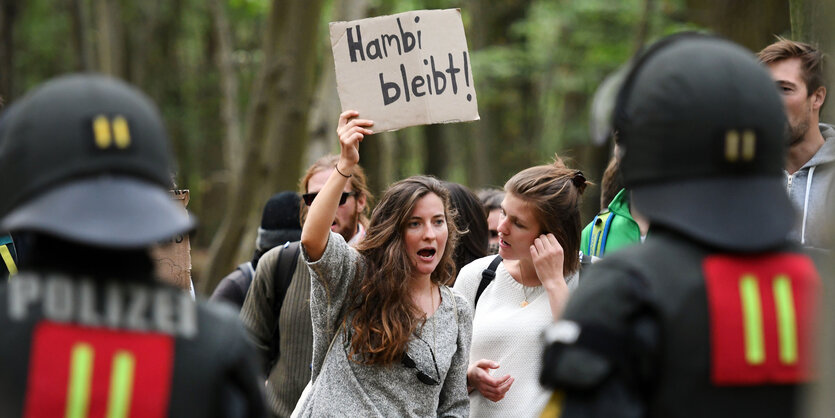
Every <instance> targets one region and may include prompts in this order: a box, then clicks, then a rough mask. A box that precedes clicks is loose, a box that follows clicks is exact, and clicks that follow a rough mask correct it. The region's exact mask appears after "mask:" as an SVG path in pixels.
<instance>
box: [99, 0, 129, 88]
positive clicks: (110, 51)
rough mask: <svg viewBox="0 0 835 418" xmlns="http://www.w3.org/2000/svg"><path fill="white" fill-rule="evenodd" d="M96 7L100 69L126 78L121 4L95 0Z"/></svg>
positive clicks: (111, 0) (106, 0) (112, 1)
mask: <svg viewBox="0 0 835 418" xmlns="http://www.w3.org/2000/svg"><path fill="white" fill-rule="evenodd" d="M95 8H96V29H97V30H96V33H97V42H96V50H97V57H98V70H99V71H101V72H102V73H105V74H109V75H112V76H114V77H119V78H126V77H125V72H124V68H123V66H122V64H123V63H124V59H123V57H124V55H123V51H124V39H123V32H122V29H121V27H122V25H121V23H122V19H121V12H120V8H119V4H118V2H116V1H115V0H95Z"/></svg>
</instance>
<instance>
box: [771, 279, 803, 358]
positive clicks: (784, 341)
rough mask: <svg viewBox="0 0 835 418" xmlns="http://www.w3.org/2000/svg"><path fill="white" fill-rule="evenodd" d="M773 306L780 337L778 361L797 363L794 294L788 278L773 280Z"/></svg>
mask: <svg viewBox="0 0 835 418" xmlns="http://www.w3.org/2000/svg"><path fill="white" fill-rule="evenodd" d="M773 286H774V305H775V307H776V309H777V335H779V336H780V361H781V362H783V363H785V364H791V363H796V362H797V321H796V319H795V311H794V294H793V293H792V284H791V280H789V277H788V276H786V275H780V276H777V277H775V278H774V284H773Z"/></svg>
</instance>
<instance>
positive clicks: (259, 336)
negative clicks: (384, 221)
mask: <svg viewBox="0 0 835 418" xmlns="http://www.w3.org/2000/svg"><path fill="white" fill-rule="evenodd" d="M337 161H339V156H337V155H326V156H324V157H322V158H319V159H318V160H317V161H316V162H314V163H313V164H312V165H311V166H310V167H308V169H307V172H306V173H305V175H304V176H303V177H302V178H301V180H300V182H299V189H300V193H302V203H303V206H302V207H301V208H300V222H302V223H303V222H304V218H305V217H306V214H307V208H308V207H309V206H310V204H311V203H313V200H314V199H315V198H316V196H317V194H318V193H319V191H320V190H321V189H322V187H323V186H324V185H325V182H326V181H327V179H328V176H330V174H331V172H333V170H334V167H335V165H336V163H337ZM372 199H373V195H372V194H371V192H370V191H369V190H368V185H367V181H366V177H365V173H364V172H363V170H362V168H361V167H360V166H359V165H357V166H356V167H355V168H354V175H353V176H352V177H351V179H350V181H348V183H347V184H346V185H345V187H344V189H343V192H342V194H341V195H340V201H339V203H340V204H339V206H338V209H337V212H336V214H335V215H334V217H333V222H332V224H331V230H333V231H334V232H336V233H337V234H339V235H341V236H342V238H343V239H344V240H345V241H347V242H348V243H350V244H351V245H356V244H358V243H359V242H361V241H362V239H363V238H364V237H365V233H366V225H368V218H367V214H368V212H369V207H370V203H371V201H372ZM300 257H301V251H300V247H299V242H298V241H293V242H289V243H285V244H284V245H279V246H277V247H275V248H273V249H271V250H269V251H267V252H266V253H265V254H264V255H263V256H262V257H261V259H260V260H259V261H258V266H257V268H256V269H255V277H254V278H253V280H252V285H251V286H250V288H249V292H248V293H247V295H246V299H245V300H244V304H243V307H242V308H241V313H240V315H241V319H242V321H243V323H244V325H245V326H246V328H247V330H248V331H249V334H250V335H251V336H252V338H253V340H254V341H255V346H256V347H257V348H258V351H259V352H260V354H261V357H262V360H263V373H264V374H265V375H266V376H267V385H266V394H267V404H268V405H269V407H270V409H271V410H272V413H273V414H274V415H275V416H278V417H289V416H290V414H291V413H292V412H293V408H294V407H295V406H296V402H297V401H298V400H299V397H300V396H301V394H302V391H303V390H304V387H305V385H306V384H307V382H309V381H310V362H311V361H312V358H313V328H312V324H311V319H310V272H309V270H308V269H307V266H305V264H304V263H303V262H299V260H300Z"/></svg>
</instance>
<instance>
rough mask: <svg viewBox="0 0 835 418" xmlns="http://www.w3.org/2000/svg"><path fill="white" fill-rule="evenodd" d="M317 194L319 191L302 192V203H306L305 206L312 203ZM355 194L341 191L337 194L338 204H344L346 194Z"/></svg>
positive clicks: (354, 194)
mask: <svg viewBox="0 0 835 418" xmlns="http://www.w3.org/2000/svg"><path fill="white" fill-rule="evenodd" d="M317 194H319V192H316V193H305V194H303V195H302V200H304V204H305V205H307V206H310V205H312V204H313V199H316V195H317ZM356 195H357V192H342V195H341V196H339V206H342V205H344V204H345V202H346V201H347V200H348V196H356Z"/></svg>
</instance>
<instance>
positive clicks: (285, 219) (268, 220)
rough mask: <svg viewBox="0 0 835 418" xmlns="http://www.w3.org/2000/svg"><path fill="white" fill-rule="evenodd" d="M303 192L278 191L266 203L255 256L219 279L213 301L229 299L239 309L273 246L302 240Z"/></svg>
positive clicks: (213, 293)
mask: <svg viewBox="0 0 835 418" xmlns="http://www.w3.org/2000/svg"><path fill="white" fill-rule="evenodd" d="M299 201H300V199H299V195H298V194H296V193H295V192H281V193H276V194H274V195H273V196H272V197H270V199H269V200H267V204H265V205H264V210H263V212H262V214H261V226H260V227H259V228H258V237H257V238H256V239H255V253H254V254H253V255H252V260H250V261H247V262H245V263H241V264H240V265H239V266H238V268H236V269H235V271H233V272H231V273H229V274H228V275H227V276H226V277H224V278H223V279H222V280H221V281H220V283H218V285H217V287H216V288H215V291H214V292H212V296H211V297H210V298H209V300H210V301H213V302H220V301H223V302H227V303H230V304H232V305H234V306H235V307H236V308H237V309H238V311H240V310H241V307H242V306H243V304H244V300H245V299H246V294H247V292H248V291H249V286H250V284H252V278H253V277H254V276H255V269H256V267H258V260H260V259H261V256H263V255H264V254H265V253H266V252H267V251H269V250H271V249H272V248H273V247H276V246H278V245H282V244H284V243H286V242H292V241H298V240H299V238H300V237H301V234H302V227H301V224H299Z"/></svg>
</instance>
